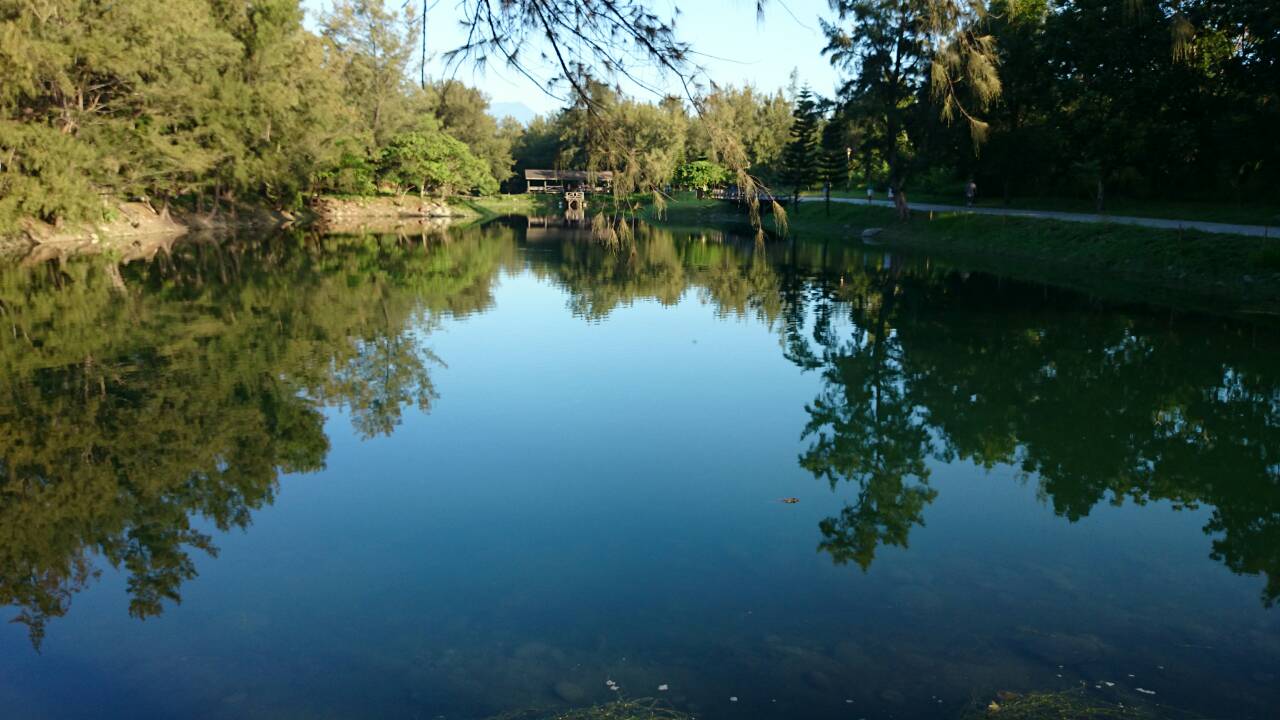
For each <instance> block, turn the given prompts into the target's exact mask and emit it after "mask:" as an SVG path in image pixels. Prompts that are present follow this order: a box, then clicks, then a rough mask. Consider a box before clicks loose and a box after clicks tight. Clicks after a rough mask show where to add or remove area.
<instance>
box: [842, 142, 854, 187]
mask: <svg viewBox="0 0 1280 720" xmlns="http://www.w3.org/2000/svg"><path fill="white" fill-rule="evenodd" d="M852 179H853V148H851V147H846V148H845V149H844V189H845V191H846V192H847V191H848V190H849V185H850V182H851V180H852Z"/></svg>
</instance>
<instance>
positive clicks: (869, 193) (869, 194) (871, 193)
mask: <svg viewBox="0 0 1280 720" xmlns="http://www.w3.org/2000/svg"><path fill="white" fill-rule="evenodd" d="M875 195H876V191H875V190H874V189H872V187H871V186H870V185H868V186H867V204H868V205H870V204H871V199H872V198H874V197H875Z"/></svg>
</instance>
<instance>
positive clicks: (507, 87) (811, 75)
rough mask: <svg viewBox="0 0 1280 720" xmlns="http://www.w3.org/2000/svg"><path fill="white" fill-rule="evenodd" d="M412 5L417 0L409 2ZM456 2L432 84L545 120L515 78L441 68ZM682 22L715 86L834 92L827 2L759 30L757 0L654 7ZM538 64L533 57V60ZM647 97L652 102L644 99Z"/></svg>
mask: <svg viewBox="0 0 1280 720" xmlns="http://www.w3.org/2000/svg"><path fill="white" fill-rule="evenodd" d="M414 1H415V2H417V1H418V0H414ZM386 2H387V4H388V5H389V6H393V7H400V6H401V5H402V0H386ZM303 4H304V5H305V6H306V7H307V9H308V11H309V12H310V13H315V12H316V11H317V10H319V9H320V8H322V7H329V6H330V5H331V4H332V0H304V3H303ZM456 5H457V0H438V2H435V4H434V6H433V7H432V8H431V10H430V11H429V14H428V16H427V25H428V38H427V40H428V44H429V45H430V46H432V47H431V50H432V52H435V53H438V55H437V56H436V58H435V59H434V60H433V62H432V63H431V64H430V65H429V67H428V71H429V72H430V73H431V75H432V76H433V77H437V78H438V77H441V76H443V75H445V74H446V71H450V72H451V74H452V75H453V77H455V78H457V79H459V80H462V81H464V82H466V83H467V84H469V85H474V86H476V87H479V88H480V89H482V90H484V91H485V92H486V93H488V94H489V96H490V99H491V100H492V102H494V103H495V104H499V105H503V104H516V103H518V104H522V105H525V106H527V107H528V108H530V109H531V110H533V111H534V112H537V113H546V112H550V111H552V110H554V109H556V108H557V107H559V106H560V104H561V103H560V102H559V101H558V100H557V99H555V98H553V97H551V96H549V95H547V93H546V92H545V91H544V90H543V89H542V87H540V86H538V85H535V84H534V83H532V82H530V81H529V80H528V79H526V78H525V77H523V76H522V75H520V74H519V73H517V72H515V71H513V70H510V69H508V68H506V67H505V66H503V65H502V64H501V63H494V64H491V65H489V66H488V67H487V68H485V70H483V71H477V70H475V69H474V68H472V67H470V66H463V67H460V68H446V67H445V66H444V64H443V62H442V61H441V60H440V57H439V55H441V54H443V53H444V51H447V50H450V49H452V48H454V47H457V46H458V45H460V44H461V43H462V42H463V39H464V37H463V35H462V32H461V31H460V28H459V26H458V17H459V14H458V10H457V9H456ZM677 5H678V6H679V8H680V11H681V13H680V15H679V16H678V17H677V20H676V27H677V30H678V35H679V36H680V38H681V39H683V40H685V41H687V42H690V43H692V44H693V48H694V50H695V51H697V52H698V53H701V55H700V56H699V58H698V60H699V63H700V64H701V65H703V67H704V68H705V69H706V74H707V77H709V78H710V79H711V80H713V81H715V82H717V83H719V84H733V85H742V84H745V83H747V82H750V83H752V84H754V85H755V86H756V87H758V88H761V89H765V90H773V89H776V88H781V87H785V86H786V85H787V84H788V83H789V82H790V80H789V76H790V74H791V71H792V70H793V69H795V70H798V71H799V75H800V81H801V83H802V84H803V83H808V84H809V86H810V87H812V88H813V90H814V91H815V92H817V93H819V94H822V95H830V94H831V93H832V92H833V90H834V88H835V86H836V84H837V77H838V75H837V73H836V71H835V70H834V69H832V67H831V65H830V64H829V63H828V62H827V60H826V58H824V57H823V56H822V53H821V49H822V46H823V44H824V42H823V38H822V32H821V28H820V26H819V24H818V18H819V17H830V14H831V13H830V10H829V9H828V5H827V1H826V0H769V4H768V6H767V9H766V15H765V22H763V23H758V22H757V20H756V13H755V2H754V0H678V1H677V0H653V2H652V7H654V8H655V9H656V10H657V11H658V12H659V14H662V15H665V16H668V17H670V16H671V15H672V13H673V12H674V9H675V8H676V6H677ZM529 56H530V57H536V56H537V53H531V54H530V55H529ZM535 73H536V74H538V75H540V76H542V77H550V76H551V75H552V74H553V72H552V70H551V68H549V67H548V68H545V69H537V70H535ZM644 80H645V82H647V83H650V84H654V85H659V86H665V87H667V88H668V89H669V90H671V91H673V92H674V91H676V90H677V89H678V85H673V83H672V82H671V81H670V80H665V81H664V79H662V78H661V77H658V76H657V75H656V73H650V74H648V76H646V77H645V78H644ZM624 89H628V90H629V91H630V92H632V94H634V95H636V96H637V97H641V98H644V97H646V95H647V93H645V92H644V91H643V90H641V89H640V88H636V87H633V88H628V87H627V86H626V85H624ZM649 97H652V96H651V95H649Z"/></svg>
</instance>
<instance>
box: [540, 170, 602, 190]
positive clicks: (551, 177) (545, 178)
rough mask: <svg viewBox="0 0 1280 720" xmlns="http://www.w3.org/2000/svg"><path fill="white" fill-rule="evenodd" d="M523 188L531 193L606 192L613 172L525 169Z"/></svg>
mask: <svg viewBox="0 0 1280 720" xmlns="http://www.w3.org/2000/svg"><path fill="white" fill-rule="evenodd" d="M524 182H525V188H526V189H527V190H528V191H529V192H531V193H556V194H559V193H563V192H608V191H609V188H610V187H612V185H613V173H611V172H609V171H607V170H606V171H604V172H590V171H587V170H525V171H524Z"/></svg>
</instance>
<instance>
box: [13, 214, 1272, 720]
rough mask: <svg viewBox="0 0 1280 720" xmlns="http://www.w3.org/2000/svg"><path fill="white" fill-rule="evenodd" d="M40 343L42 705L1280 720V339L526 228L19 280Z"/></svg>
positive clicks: (24, 468)
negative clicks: (603, 707)
mask: <svg viewBox="0 0 1280 720" xmlns="http://www.w3.org/2000/svg"><path fill="white" fill-rule="evenodd" d="M0 331H2V332H0V493H2V494H0V604H4V605H6V606H7V608H6V611H5V612H6V613H7V616H8V617H7V618H6V619H12V620H14V622H12V623H7V624H4V625H0V708H4V710H3V715H4V716H5V717H15V718H82V717H83V718H100V717H112V718H114V717H119V718H167V717H187V718H202V717H210V718H284V717H335V718H337V717H341V718H350V717H403V718H440V717H443V718H459V719H472V718H476V719H478V718H488V717H491V716H494V715H498V714H501V713H506V712H512V711H518V710H524V709H528V708H534V707H542V708H547V709H549V710H554V709H556V708H564V707H568V706H570V705H587V704H591V703H596V702H602V701H606V700H609V699H611V698H613V697H615V692H614V691H611V690H610V689H609V688H607V687H606V684H605V682H606V680H613V681H615V682H616V683H617V684H618V685H619V686H620V687H621V690H620V691H617V694H619V695H622V696H626V697H647V696H661V697H663V699H664V700H665V701H666V702H668V703H670V704H671V705H673V706H675V707H676V708H678V709H680V710H684V711H690V712H694V713H696V714H697V715H698V716H699V717H706V718H713V719H714V718H793V717H814V718H859V717H863V718H868V719H871V718H933V717H940V718H956V717H960V716H961V715H962V713H963V712H964V711H965V709H966V708H968V707H970V706H972V705H973V704H974V703H975V702H976V703H979V704H981V705H985V703H986V701H988V700H989V699H991V698H992V697H994V695H995V693H996V692H998V691H1001V690H1011V691H1018V692H1025V691H1053V690H1064V689H1069V688H1078V687H1081V686H1082V685H1083V687H1084V688H1085V690H1086V691H1087V692H1088V693H1090V694H1091V695H1092V696H1093V697H1096V698H1098V699H1102V700H1108V701H1112V702H1125V703H1130V704H1132V703H1145V704H1146V705H1147V706H1149V707H1152V708H1154V709H1156V710H1157V711H1159V712H1161V713H1167V714H1168V715H1169V716H1175V717H1231V718H1271V717H1276V711H1277V710H1276V709H1277V708H1278V707H1280V608H1275V607H1272V605H1273V604H1274V603H1275V602H1276V601H1277V600H1280V362H1278V361H1277V357H1278V355H1277V351H1278V350H1280V332H1277V330H1276V329H1275V327H1274V325H1272V326H1268V325H1266V324H1258V323H1255V322H1252V321H1240V320H1229V319H1214V318H1205V317H1197V316H1190V315H1187V314H1184V313H1180V312H1177V311H1173V310H1170V309H1161V308H1135V307H1120V306H1115V305H1111V304H1108V303H1107V302H1106V301H1103V300H1099V299H1096V298H1089V297H1084V296H1081V295H1076V294H1072V293H1068V292H1064V291H1058V290H1053V289H1050V288H1046V287H1041V286H1030V285H1025V284H1020V283H1017V282H1013V281H1010V280H1007V279H1001V278H997V277H992V276H987V275H980V274H969V273H964V272H962V271H960V270H958V269H955V268H952V267H950V266H948V265H946V264H945V263H940V262H938V261H936V260H931V259H929V258H926V257H900V256H896V255H890V254H888V253H886V252H885V251H884V250H883V249H882V248H854V247H837V246H831V247H824V246H823V245H810V244H806V243H803V242H798V243H795V244H791V245H788V244H785V243H784V244H770V245H768V246H767V247H757V246H755V245H754V244H753V243H751V242H749V241H748V242H743V241H740V240H738V239H736V238H734V237H731V236H725V235H723V234H721V233H718V232H712V231H708V232H705V233H671V232H666V231H659V230H647V229H641V232H640V233H639V235H638V237H637V240H636V242H635V243H634V245H630V246H627V247H625V248H618V249H609V248H605V247H602V246H600V245H599V244H597V243H593V242H591V241H590V240H589V239H587V238H584V237H583V236H581V235H580V234H576V233H573V232H569V231H565V230H556V229H531V230H526V229H525V227H524V224H523V223H521V222H516V221H511V222H506V223H499V224H495V225H490V226H488V227H486V228H484V229H475V228H472V229H461V230H451V231H449V232H448V233H447V234H444V233H432V234H428V235H425V236H411V237H395V236H374V237H363V238H358V237H326V238H315V237H311V238H304V237H277V238H270V239H262V238H246V239H244V240H243V241H239V242H230V243H224V244H221V245H218V244H210V243H193V244H187V245H183V246H179V247H176V248H174V249H173V251H172V252H171V253H168V254H164V253H162V254H159V255H157V256H156V257H154V258H152V259H150V260H147V259H139V260H136V261H133V262H129V263H127V264H123V265H122V266H121V267H120V269H119V272H118V274H117V273H116V272H114V271H113V270H112V265H111V264H109V263H107V262H105V261H104V260H102V259H100V258H97V259H95V258H84V259H77V260H71V261H67V262H65V263H62V264H56V263H55V264H37V265H31V266H26V267H16V266H6V267H5V268H3V269H0ZM784 498H797V499H798V500H799V502H796V503H784V502H782V499H784ZM662 684H665V685H668V686H669V690H668V691H666V692H662V693H660V692H659V691H658V689H657V688H658V686H659V685H662ZM1139 688H1141V690H1139ZM1152 692H1154V694H1150V693H1152ZM731 697H736V698H737V700H736V702H731V700H730V698H731Z"/></svg>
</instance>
